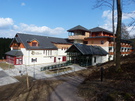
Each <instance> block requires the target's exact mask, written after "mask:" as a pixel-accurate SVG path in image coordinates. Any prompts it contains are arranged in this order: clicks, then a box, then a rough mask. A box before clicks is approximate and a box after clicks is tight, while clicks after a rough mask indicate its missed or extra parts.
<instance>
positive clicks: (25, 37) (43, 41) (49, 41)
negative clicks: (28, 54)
mask: <svg viewBox="0 0 135 101" xmlns="http://www.w3.org/2000/svg"><path fill="white" fill-rule="evenodd" d="M14 40H16V42H17V43H23V45H24V46H25V48H26V49H57V47H56V46H55V45H54V44H53V43H57V44H58V43H59V44H71V43H70V42H68V40H67V39H64V38H55V37H48V36H40V35H30V34H23V33H17V34H16V37H15V38H14ZM32 40H37V41H38V43H39V46H38V47H36V46H35V47H33V46H29V44H28V42H31V41H32Z"/></svg>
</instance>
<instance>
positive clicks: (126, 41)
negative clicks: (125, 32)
mask: <svg viewBox="0 0 135 101" xmlns="http://www.w3.org/2000/svg"><path fill="white" fill-rule="evenodd" d="M94 38H108V39H109V41H113V37H109V36H94V37H87V38H85V39H94ZM115 40H116V39H115ZM121 42H122V43H128V44H130V43H132V41H130V40H124V39H121Z"/></svg>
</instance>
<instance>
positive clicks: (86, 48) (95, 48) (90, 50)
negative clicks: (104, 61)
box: [66, 43, 108, 56]
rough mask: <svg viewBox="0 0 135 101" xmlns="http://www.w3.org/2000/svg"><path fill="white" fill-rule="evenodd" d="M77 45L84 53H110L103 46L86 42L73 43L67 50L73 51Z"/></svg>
mask: <svg viewBox="0 0 135 101" xmlns="http://www.w3.org/2000/svg"><path fill="white" fill-rule="evenodd" d="M73 47H76V49H77V50H78V51H79V52H80V53H81V54H82V55H101V56H103V55H107V54H108V53H107V52H106V51H105V50H104V49H103V48H101V47H100V46H91V45H85V44H79V43H76V44H73V45H72V46H71V47H70V48H69V49H68V50H67V51H66V52H72V48H73Z"/></svg>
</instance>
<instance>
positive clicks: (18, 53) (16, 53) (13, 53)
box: [5, 50, 23, 56]
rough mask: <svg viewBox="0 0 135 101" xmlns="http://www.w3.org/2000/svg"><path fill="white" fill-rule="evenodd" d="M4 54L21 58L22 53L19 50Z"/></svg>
mask: <svg viewBox="0 0 135 101" xmlns="http://www.w3.org/2000/svg"><path fill="white" fill-rule="evenodd" d="M5 54H6V55H10V56H23V53H22V51H20V50H11V51H8V52H6V53H5Z"/></svg>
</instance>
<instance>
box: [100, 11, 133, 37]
mask: <svg viewBox="0 0 135 101" xmlns="http://www.w3.org/2000/svg"><path fill="white" fill-rule="evenodd" d="M116 15H117V11H116V10H115V14H114V16H115V28H116V25H117V16H116ZM131 17H132V18H135V11H132V12H130V13H123V14H122V20H123V22H124V23H125V24H127V25H128V24H129V23H130V21H131ZM102 18H103V19H104V23H105V24H104V25H102V26H100V27H102V28H105V29H107V30H110V31H112V11H111V10H106V11H104V12H103V15H102ZM126 27H127V30H128V31H129V33H130V36H132V35H135V33H134V32H135V29H132V28H133V26H130V27H129V26H126ZM131 29H132V30H131Z"/></svg>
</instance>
